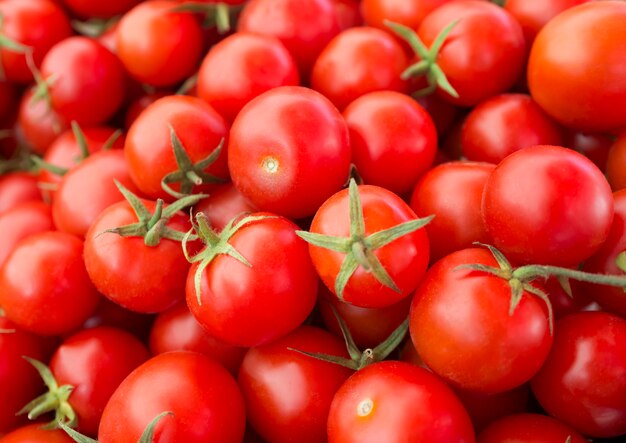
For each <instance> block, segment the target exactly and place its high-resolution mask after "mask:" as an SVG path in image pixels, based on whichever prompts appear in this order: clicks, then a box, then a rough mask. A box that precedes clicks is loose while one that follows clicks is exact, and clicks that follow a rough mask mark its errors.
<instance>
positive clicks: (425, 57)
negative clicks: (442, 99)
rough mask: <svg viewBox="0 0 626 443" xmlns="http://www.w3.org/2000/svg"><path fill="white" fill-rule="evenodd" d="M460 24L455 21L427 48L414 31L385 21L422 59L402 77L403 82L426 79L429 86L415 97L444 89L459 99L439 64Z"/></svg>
mask: <svg viewBox="0 0 626 443" xmlns="http://www.w3.org/2000/svg"><path fill="white" fill-rule="evenodd" d="M458 22H459V20H455V21H453V22H452V23H450V24H449V25H448V26H446V27H445V28H444V29H442V30H441V32H440V33H439V35H437V37H436V38H435V41H434V42H433V44H432V46H431V47H430V48H427V47H426V45H425V44H424V43H423V42H422V40H421V39H420V38H419V36H418V35H417V33H416V32H415V31H414V30H413V29H411V28H409V27H408V26H404V25H401V24H399V23H394V22H392V21H389V20H385V26H387V27H388V28H389V29H391V30H392V31H393V33H394V34H396V35H397V36H398V37H400V38H402V39H403V40H405V41H406V42H407V43H408V44H409V45H410V46H411V49H413V51H414V52H415V53H416V54H417V56H418V57H419V58H420V61H418V62H417V63H415V64H413V65H411V66H409V67H408V68H406V69H405V70H404V72H403V73H402V75H401V77H402V79H403V80H407V79H409V78H411V77H421V76H425V77H426V80H427V81H428V86H427V87H425V88H424V89H421V90H419V91H417V92H415V93H414V94H413V95H414V96H415V97H424V96H427V95H430V94H432V93H433V92H435V90H436V89H437V88H440V89H442V90H443V91H445V92H447V93H448V94H449V95H451V96H452V97H454V98H458V97H459V94H458V93H457V92H456V90H455V89H454V87H453V86H452V85H451V84H450V82H449V81H448V79H447V77H446V74H444V72H443V71H442V70H441V68H440V67H439V65H438V64H437V57H438V56H439V52H440V51H441V48H442V47H443V44H444V43H445V41H446V39H447V38H448V35H450V32H451V31H452V29H453V28H454V27H455V26H456V25H457V24H458Z"/></svg>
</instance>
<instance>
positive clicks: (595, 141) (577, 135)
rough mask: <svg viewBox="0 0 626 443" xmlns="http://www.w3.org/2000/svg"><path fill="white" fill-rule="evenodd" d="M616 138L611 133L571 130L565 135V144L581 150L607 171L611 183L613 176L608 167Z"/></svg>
mask: <svg viewBox="0 0 626 443" xmlns="http://www.w3.org/2000/svg"><path fill="white" fill-rule="evenodd" d="M614 140H615V138H614V137H612V136H611V135H610V134H598V133H595V134H588V133H584V132H579V131H569V133H568V134H566V136H565V145H563V146H567V147H568V148H572V149H573V150H575V151H578V152H580V153H581V154H582V155H584V156H585V157H587V158H588V159H589V160H591V161H592V162H593V163H594V164H595V165H596V166H597V167H598V168H600V170H601V171H606V172H607V176H608V177H607V178H608V180H609V183H611V177H610V174H609V171H607V168H608V166H609V163H608V162H609V151H610V149H611V146H612V145H613V142H614ZM615 190H616V189H614V191H615Z"/></svg>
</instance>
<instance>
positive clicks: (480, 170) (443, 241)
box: [410, 161, 495, 262]
mask: <svg viewBox="0 0 626 443" xmlns="http://www.w3.org/2000/svg"><path fill="white" fill-rule="evenodd" d="M494 168H495V166H494V165H491V164H488V163H478V162H461V161H455V162H449V163H443V164H441V165H438V166H435V167H434V168H433V169H431V170H430V171H428V172H427V173H426V174H425V175H424V176H423V177H422V179H421V180H420V181H419V182H418V183H417V185H416V186H415V189H414V190H413V195H412V196H411V201H410V205H411V209H413V210H414V211H415V213H416V214H417V215H418V216H420V217H427V216H429V215H431V214H434V215H435V218H434V219H433V220H432V221H431V222H430V223H429V224H427V225H426V233H427V234H428V240H429V244H430V251H431V257H430V261H431V262H435V261H436V260H439V259H440V258H442V257H444V256H445V255H447V254H449V253H451V252H454V251H458V250H460V249H464V248H469V247H471V246H472V244H473V243H474V242H482V243H485V242H487V241H488V236H487V231H486V230H485V226H484V224H483V221H482V217H481V213H480V204H481V201H482V195H483V189H484V188H485V184H486V183H487V179H488V178H489V175H490V174H491V172H492V171H493V169H494Z"/></svg>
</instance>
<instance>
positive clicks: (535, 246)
mask: <svg viewBox="0 0 626 443" xmlns="http://www.w3.org/2000/svg"><path fill="white" fill-rule="evenodd" d="M529 176H530V177H532V180H529V179H528V177H529ZM530 197H532V198H530ZM482 215H483V221H484V223H485V227H486V229H487V232H488V233H489V236H490V237H491V240H492V241H493V244H494V245H495V246H496V247H497V248H498V249H500V250H501V251H502V252H503V253H504V255H506V256H507V257H508V258H509V259H511V260H513V261H515V262H517V263H538V264H548V265H557V266H575V265H578V264H579V263H580V262H582V261H583V260H585V259H586V258H588V257H589V256H591V255H592V254H593V253H594V252H595V251H597V250H598V248H599V247H600V245H602V243H603V242H604V241H605V240H606V237H607V235H608V234H609V229H610V227H611V220H612V219H613V195H612V194H611V188H610V187H609V184H608V183H607V181H606V179H605V178H604V175H603V174H602V172H601V171H600V170H599V169H598V168H597V167H596V166H595V165H594V164H593V163H592V162H591V161H590V160H589V159H587V158H586V157H585V156H583V155H581V154H579V153H577V152H575V151H572V150H570V149H566V148H562V147H558V146H533V147H530V148H526V149H523V150H521V151H517V152H515V153H513V154H511V155H510V156H508V157H507V158H506V159H505V160H503V161H502V162H501V163H500V164H499V165H498V166H497V167H496V169H495V170H494V171H493V172H492V173H491V176H490V177H489V179H488V180H487V184H486V185H485V190H484V193H483V201H482Z"/></svg>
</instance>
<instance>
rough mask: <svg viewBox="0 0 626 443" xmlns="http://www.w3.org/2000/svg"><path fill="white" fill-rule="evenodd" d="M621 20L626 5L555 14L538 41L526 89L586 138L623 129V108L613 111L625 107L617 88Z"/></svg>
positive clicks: (622, 48) (625, 43)
mask: <svg viewBox="0 0 626 443" xmlns="http://www.w3.org/2000/svg"><path fill="white" fill-rule="evenodd" d="M625 20H626V3H624V2H622V1H601V2H589V3H585V4H582V5H579V6H575V7H573V8H570V9H568V10H567V11H565V12H563V13H561V14H559V15H558V16H557V17H555V18H554V19H553V20H551V21H550V23H549V24H547V25H546V26H545V27H544V28H543V29H542V30H541V31H540V32H539V34H538V35H537V38H536V40H535V43H534V44H533V46H532V50H531V51H530V58H529V61H528V86H529V88H530V93H531V95H532V96H533V99H535V101H536V102H537V103H539V105H540V106H541V107H542V108H543V109H544V110H545V111H546V112H547V113H548V114H550V115H551V116H552V117H554V118H555V119H556V120H558V121H559V122H561V123H562V124H564V125H567V126H570V127H572V128H575V129H578V130H581V131H590V132H602V131H613V130H619V129H624V128H626V107H619V106H618V107H616V106H615V103H623V102H625V101H626V88H622V87H616V86H615V85H619V84H621V82H622V81H623V79H624V78H625V77H626V26H624V21H625ZM598 29H602V32H601V33H598ZM572 36H575V38H572ZM597 66H603V69H597V68H596V67H597Z"/></svg>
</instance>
